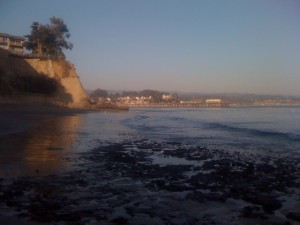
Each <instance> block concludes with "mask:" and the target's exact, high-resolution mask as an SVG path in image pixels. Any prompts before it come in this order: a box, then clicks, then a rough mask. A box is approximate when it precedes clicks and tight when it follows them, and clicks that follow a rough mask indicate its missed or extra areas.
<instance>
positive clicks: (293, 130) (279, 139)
mask: <svg viewBox="0 0 300 225" xmlns="http://www.w3.org/2000/svg"><path fill="white" fill-rule="evenodd" d="M131 114H132V116H130V117H129V118H127V119H125V120H123V121H122V122H123V123H124V124H125V125H127V126H128V127H130V128H131V129H133V130H134V131H135V132H137V133H139V134H141V135H144V136H145V137H146V138H150V139H153V140H159V141H176V142H182V143H186V144H196V145H200V146H203V147H207V148H209V149H216V148H217V149H224V150H237V151H251V152H253V151H255V152H258V153H267V154H268V152H274V153H281V154H290V155H294V156H296V155H298V156H299V154H300V107H232V108H200V109H155V110H149V109H136V110H132V112H131Z"/></svg>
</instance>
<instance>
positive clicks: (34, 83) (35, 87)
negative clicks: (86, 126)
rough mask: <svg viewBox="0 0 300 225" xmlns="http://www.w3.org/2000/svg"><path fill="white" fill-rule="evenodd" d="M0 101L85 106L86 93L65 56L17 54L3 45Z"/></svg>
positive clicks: (1, 52) (0, 71) (1, 50)
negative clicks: (62, 57)
mask: <svg viewBox="0 0 300 225" xmlns="http://www.w3.org/2000/svg"><path fill="white" fill-rule="evenodd" d="M0 94H1V95H0V102H4V103H41V104H49V105H50V104H53V105H58V106H66V107H71V108H81V107H85V105H86V103H87V101H86V100H87V95H86V93H85V91H84V88H83V86H82V84H81V82H80V79H79V76H78V75H77V73H76V70H75V66H74V65H73V64H71V63H70V62H68V61H66V60H51V59H39V58H25V57H17V56H14V55H12V54H10V52H8V51H6V50H3V49H0Z"/></svg>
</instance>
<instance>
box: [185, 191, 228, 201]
mask: <svg viewBox="0 0 300 225" xmlns="http://www.w3.org/2000/svg"><path fill="white" fill-rule="evenodd" d="M186 199H190V200H194V201H198V202H205V201H216V202H225V201H226V199H227V196H226V195H224V194H220V193H202V192H201V191H194V192H192V193H189V194H187V195H186Z"/></svg>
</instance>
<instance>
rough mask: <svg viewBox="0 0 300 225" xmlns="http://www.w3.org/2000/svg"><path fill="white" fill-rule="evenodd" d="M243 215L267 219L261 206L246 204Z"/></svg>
mask: <svg viewBox="0 0 300 225" xmlns="http://www.w3.org/2000/svg"><path fill="white" fill-rule="evenodd" d="M241 216H242V217H246V218H262V219H267V217H266V216H265V215H264V213H263V211H262V209H261V207H260V206H245V207H244V208H243V209H242V211H241Z"/></svg>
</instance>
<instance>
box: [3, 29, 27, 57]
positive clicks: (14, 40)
mask: <svg viewBox="0 0 300 225" xmlns="http://www.w3.org/2000/svg"><path fill="white" fill-rule="evenodd" d="M24 41H25V38H24V37H21V36H15V35H10V34H5V33H0V48H3V49H6V50H9V51H12V52H16V53H24Z"/></svg>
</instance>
